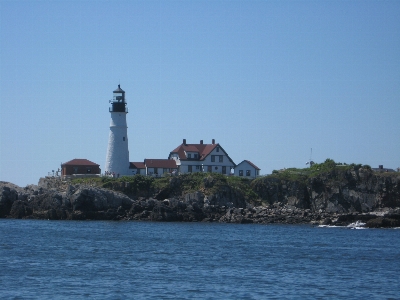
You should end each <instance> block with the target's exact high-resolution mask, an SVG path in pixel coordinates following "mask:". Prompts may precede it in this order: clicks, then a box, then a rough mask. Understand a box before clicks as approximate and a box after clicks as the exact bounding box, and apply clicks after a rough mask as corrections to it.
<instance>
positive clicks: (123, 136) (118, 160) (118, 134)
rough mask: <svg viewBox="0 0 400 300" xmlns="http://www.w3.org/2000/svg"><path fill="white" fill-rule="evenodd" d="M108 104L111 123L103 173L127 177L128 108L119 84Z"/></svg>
mask: <svg viewBox="0 0 400 300" xmlns="http://www.w3.org/2000/svg"><path fill="white" fill-rule="evenodd" d="M110 103H111V107H110V108H109V111H110V113H111V122H110V134H109V137H108V147H107V157H106V167H105V171H106V172H110V173H114V174H115V175H116V176H117V175H121V176H122V175H127V174H128V170H129V150H128V134H127V129H128V126H127V124H126V114H127V113H128V108H127V107H126V102H125V91H124V90H122V89H121V87H120V85H119V84H118V88H117V89H116V90H115V91H114V92H113V99H112V100H110Z"/></svg>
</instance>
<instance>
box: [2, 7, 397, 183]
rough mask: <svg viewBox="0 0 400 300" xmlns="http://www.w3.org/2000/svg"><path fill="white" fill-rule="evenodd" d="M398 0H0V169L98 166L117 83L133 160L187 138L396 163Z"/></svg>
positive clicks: (256, 154)
mask: <svg viewBox="0 0 400 300" xmlns="http://www.w3.org/2000/svg"><path fill="white" fill-rule="evenodd" d="M399 13H400V1H118V0H116V1H46V0H44V1H4V0H1V1H0V14H1V15H0V22H1V23H0V26H1V27H0V51H1V52H0V63H1V65H0V67H1V68H0V76H1V77H0V78H1V81H0V107H1V108H0V180H1V181H9V182H13V183H15V184H18V185H20V186H25V185H27V184H37V182H38V180H39V178H40V177H43V176H45V175H47V173H48V172H49V171H51V170H56V169H57V168H59V167H60V164H61V163H63V162H67V161H69V160H71V159H74V158H86V159H89V160H91V161H94V162H96V163H98V164H100V167H101V168H102V169H103V170H104V165H105V158H106V151H107V141H108V132H109V122H110V114H109V112H108V107H109V103H108V100H109V99H111V98H112V91H113V90H114V89H116V88H117V85H118V83H120V84H121V88H123V89H124V90H125V91H126V98H127V102H128V109H129V113H128V115H127V122H128V127H129V128H128V137H129V152H130V161H143V160H144V159H145V158H167V157H168V154H169V152H170V151H171V150H173V149H174V148H176V147H177V146H178V145H179V144H181V143H182V139H184V138H185V139H186V140H187V142H188V143H198V142H199V141H200V140H201V139H202V140H204V142H205V143H211V140H212V139H215V140H216V142H218V143H220V144H221V146H222V147H223V148H224V149H225V150H226V151H227V153H228V154H229V156H230V157H231V158H232V159H233V161H234V162H235V163H236V164H238V163H240V162H241V161H242V160H244V159H247V160H250V161H252V162H253V163H254V164H256V165H257V166H258V167H259V168H261V174H269V173H271V172H272V170H274V169H281V168H288V167H298V168H303V167H306V165H305V162H306V161H308V159H309V158H310V152H311V148H312V149H313V150H312V151H313V153H312V158H313V160H314V161H315V162H323V161H324V160H325V159H326V158H331V159H334V160H335V161H337V162H346V163H362V164H369V165H371V166H373V167H377V166H378V165H379V164H383V165H384V166H385V167H390V168H397V167H400V138H399V137H400V125H399V124H400V122H399V121H400V22H399V17H398V16H399Z"/></svg>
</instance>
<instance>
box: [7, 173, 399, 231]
mask: <svg viewBox="0 0 400 300" xmlns="http://www.w3.org/2000/svg"><path fill="white" fill-rule="evenodd" d="M289 175H290V176H289ZM292 175H293V174H292V173H288V174H286V175H285V174H283V175H278V176H265V177H261V178H258V179H256V180H253V181H249V180H242V179H240V178H227V177H224V176H220V175H217V174H197V175H182V176H177V177H170V178H164V179H162V180H161V179H160V180H158V181H157V179H153V178H145V177H143V176H138V177H134V178H132V177H131V178H126V180H125V179H124V178H122V179H118V180H111V179H108V178H103V179H100V180H97V181H86V182H81V183H79V182H78V183H77V182H63V181H61V180H60V179H58V178H51V177H50V178H41V179H40V180H39V184H38V185H29V186H26V187H24V188H22V187H19V186H16V185H14V184H11V183H6V182H0V218H32V219H52V220H88V219H90V220H150V221H188V222H193V221H203V222H234V223H263V224H266V223H285V224H299V223H310V224H325V225H348V224H350V223H352V222H355V221H361V222H364V223H366V226H368V227H398V226H400V209H399V207H400V174H399V173H374V172H373V171H371V170H370V169H368V168H360V167H357V168H356V167H352V168H347V169H346V170H340V169H338V168H334V169H332V170H330V171H329V172H323V173H321V174H318V176H292Z"/></svg>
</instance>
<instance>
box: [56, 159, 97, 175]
mask: <svg viewBox="0 0 400 300" xmlns="http://www.w3.org/2000/svg"><path fill="white" fill-rule="evenodd" d="M100 173H101V170H100V165H98V164H96V163H94V162H92V161H90V160H87V159H81V158H75V159H73V160H70V161H68V162H66V163H63V164H61V175H62V176H70V175H77V174H85V175H96V174H100Z"/></svg>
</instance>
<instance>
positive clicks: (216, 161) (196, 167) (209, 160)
mask: <svg viewBox="0 0 400 300" xmlns="http://www.w3.org/2000/svg"><path fill="white" fill-rule="evenodd" d="M168 159H169V160H174V161H175V162H176V165H177V167H178V171H179V172H180V173H195V172H213V173H220V174H225V175H230V174H232V169H234V168H235V166H236V165H235V163H234V162H233V160H232V159H231V158H230V157H229V155H228V154H227V153H226V152H225V150H224V149H223V148H222V147H221V145H220V144H218V143H217V144H216V143H215V140H214V139H213V140H212V143H211V144H204V143H203V140H201V141H200V143H199V144H188V143H186V139H183V143H182V144H181V145H179V146H178V147H177V148H175V149H174V150H172V151H171V152H170V154H169V156H168Z"/></svg>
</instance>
